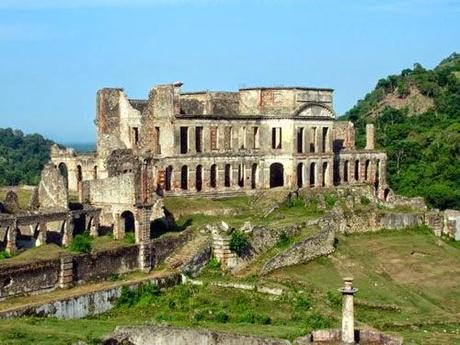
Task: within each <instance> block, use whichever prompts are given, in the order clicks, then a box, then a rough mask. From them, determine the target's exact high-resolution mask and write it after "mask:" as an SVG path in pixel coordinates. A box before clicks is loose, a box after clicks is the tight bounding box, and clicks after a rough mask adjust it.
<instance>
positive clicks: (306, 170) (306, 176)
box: [302, 161, 310, 188]
mask: <svg viewBox="0 0 460 345" xmlns="http://www.w3.org/2000/svg"><path fill="white" fill-rule="evenodd" d="M302 174H303V175H302V179H303V188H309V187H310V163H309V161H305V162H304V163H303V171H302Z"/></svg>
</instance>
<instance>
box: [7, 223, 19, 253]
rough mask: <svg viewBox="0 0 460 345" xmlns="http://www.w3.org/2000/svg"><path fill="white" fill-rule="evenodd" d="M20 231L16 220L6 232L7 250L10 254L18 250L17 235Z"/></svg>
mask: <svg viewBox="0 0 460 345" xmlns="http://www.w3.org/2000/svg"><path fill="white" fill-rule="evenodd" d="M17 233H18V222H17V220H15V221H14V223H13V225H12V226H10V227H9V229H8V232H7V233H6V248H5V250H6V252H7V253H8V254H14V253H15V252H16V249H17V248H16V235H17Z"/></svg>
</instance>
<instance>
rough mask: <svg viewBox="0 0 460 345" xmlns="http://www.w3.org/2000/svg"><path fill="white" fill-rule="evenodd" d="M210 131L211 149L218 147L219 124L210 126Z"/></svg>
mask: <svg viewBox="0 0 460 345" xmlns="http://www.w3.org/2000/svg"><path fill="white" fill-rule="evenodd" d="M209 132H210V134H211V150H217V149H218V140H219V138H218V136H217V126H213V127H210V129H209Z"/></svg>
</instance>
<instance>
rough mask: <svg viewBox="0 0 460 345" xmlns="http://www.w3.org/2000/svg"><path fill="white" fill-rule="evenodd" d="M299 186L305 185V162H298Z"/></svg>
mask: <svg viewBox="0 0 460 345" xmlns="http://www.w3.org/2000/svg"><path fill="white" fill-rule="evenodd" d="M297 187H299V188H302V187H303V163H299V164H297Z"/></svg>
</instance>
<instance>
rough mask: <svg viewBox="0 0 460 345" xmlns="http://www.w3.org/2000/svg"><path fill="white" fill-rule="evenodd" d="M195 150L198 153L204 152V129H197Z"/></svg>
mask: <svg viewBox="0 0 460 345" xmlns="http://www.w3.org/2000/svg"><path fill="white" fill-rule="evenodd" d="M195 149H196V152H197V153H200V152H203V127H196V128H195Z"/></svg>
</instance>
